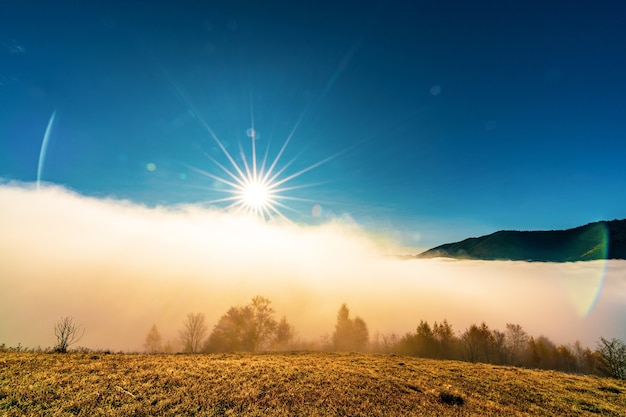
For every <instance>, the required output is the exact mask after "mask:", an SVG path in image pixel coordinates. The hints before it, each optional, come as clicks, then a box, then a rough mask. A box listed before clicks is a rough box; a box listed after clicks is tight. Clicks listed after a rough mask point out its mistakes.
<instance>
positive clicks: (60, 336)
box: [54, 317, 85, 353]
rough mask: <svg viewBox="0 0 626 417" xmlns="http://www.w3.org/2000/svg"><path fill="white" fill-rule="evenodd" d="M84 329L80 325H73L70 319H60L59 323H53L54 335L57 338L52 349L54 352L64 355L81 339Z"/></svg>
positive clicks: (72, 320)
mask: <svg viewBox="0 0 626 417" xmlns="http://www.w3.org/2000/svg"><path fill="white" fill-rule="evenodd" d="M84 334H85V329H84V328H83V327H82V326H81V325H77V324H76V323H74V319H73V318H72V317H61V318H60V319H59V321H57V322H56V323H54V335H55V336H56V338H57V345H56V346H55V347H54V351H55V352H59V353H66V352H67V348H69V347H70V346H71V345H73V344H74V343H76V342H78V341H79V340H80V339H82V337H83V335H84Z"/></svg>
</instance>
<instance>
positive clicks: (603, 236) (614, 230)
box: [414, 219, 626, 262]
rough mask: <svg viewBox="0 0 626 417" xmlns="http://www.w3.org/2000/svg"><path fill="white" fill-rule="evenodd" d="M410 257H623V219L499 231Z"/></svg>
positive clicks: (625, 243) (572, 259)
mask: <svg viewBox="0 0 626 417" xmlns="http://www.w3.org/2000/svg"><path fill="white" fill-rule="evenodd" d="M414 257H415V258H420V259H428V258H455V259H477V260H511V261H537V262H576V261H591V260H597V259H626V219H622V220H610V221H604V220H603V221H598V222H593V223H588V224H586V225H584V226H578V227H575V228H571V229H564V230H536V231H519V230H500V231H497V232H494V233H492V234H489V235H485V236H481V237H471V238H468V239H465V240H462V241H459V242H455V243H446V244H444V245H440V246H437V247H434V248H432V249H429V250H427V251H425V252H422V253H420V254H418V255H415V256H414Z"/></svg>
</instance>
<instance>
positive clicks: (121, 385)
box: [0, 352, 626, 416]
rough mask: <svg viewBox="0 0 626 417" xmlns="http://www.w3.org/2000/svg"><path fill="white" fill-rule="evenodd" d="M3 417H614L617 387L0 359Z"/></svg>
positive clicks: (376, 363) (345, 367)
mask: <svg viewBox="0 0 626 417" xmlns="http://www.w3.org/2000/svg"><path fill="white" fill-rule="evenodd" d="M0 414H1V415H3V416H40V415H49V416H72V415H79V416H105V415H106V416H127V415H134V416H174V415H177V416H179V415H187V416H223V415H247V416H328V415H346V416H411V415H414V416H471V415H476V416H555V415H567V416H578V415H593V414H597V415H602V416H624V415H626V381H623V380H622V381H620V380H615V379H608V378H598V377H595V376H579V375H569V374H564V373H559V372H553V371H539V370H529V369H520V368H515V367H502V366H494V365H487V364H471V363H465V362H456V361H435V360H427V359H420V358H413V357H404V356H395V355H366V354H356V353H346V354H339V353H337V354H335V353H306V352H297V353H275V354H225V355H140V354H104V353H73V354H52V353H27V352H2V353H0Z"/></svg>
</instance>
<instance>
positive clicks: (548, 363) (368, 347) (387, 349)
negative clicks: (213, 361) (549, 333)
mask: <svg viewBox="0 0 626 417" xmlns="http://www.w3.org/2000/svg"><path fill="white" fill-rule="evenodd" d="M270 304H271V301H270V300H269V299H267V298H264V297H262V296H256V297H254V298H253V299H252V301H251V302H250V303H249V304H248V305H245V306H236V307H231V308H230V309H229V310H228V311H227V312H226V313H225V314H224V315H223V316H222V317H221V318H220V320H219V321H218V323H217V324H216V325H215V326H214V328H213V330H212V332H211V333H210V334H208V326H207V325H206V320H205V317H204V315H203V314H201V313H195V314H192V313H190V314H188V315H187V319H186V320H185V322H184V325H183V328H182V329H181V330H180V332H179V336H180V340H181V343H182V345H183V352H186V353H216V352H233V351H245V352H258V351H281V350H299V349H302V348H305V349H317V350H326V351H338V352H341V351H343V352H371V353H392V354H399V355H410V356H417V357H422V358H431V359H448V360H461V361H468V362H482V363H491V364H496V365H511V366H519V367H527V368H539V369H551V370H558V371H564V372H570V373H583V374H598V375H608V376H613V377H616V378H622V379H623V378H625V377H626V344H624V342H622V341H621V340H618V339H615V338H614V339H611V340H608V339H604V338H601V339H600V340H599V341H598V344H597V348H596V349H595V350H591V349H589V348H588V347H583V346H582V345H581V343H580V342H578V341H577V342H576V343H574V344H573V345H557V344H555V343H554V342H552V341H551V340H550V339H549V338H547V337H546V336H539V337H533V336H531V335H529V334H528V333H527V332H526V331H525V330H524V329H523V328H522V326H520V325H519V324H514V323H507V324H506V329H505V330H504V331H500V330H497V329H491V328H489V326H488V325H487V324H486V323H485V322H482V323H481V324H472V325H471V326H470V327H468V328H467V329H465V330H464V331H463V332H455V331H454V330H453V328H452V325H451V324H450V323H448V321H447V320H445V319H444V320H443V321H442V322H440V323H438V322H434V323H433V324H432V325H430V324H429V323H428V322H427V321H424V320H420V322H419V324H418V326H417V328H416V329H415V331H414V332H408V333H406V334H405V335H403V336H399V335H397V334H394V333H388V334H381V333H376V334H375V335H374V337H373V338H371V340H370V335H369V331H368V327H367V324H366V323H365V321H364V320H363V319H362V318H361V317H358V316H356V317H354V318H352V317H351V316H350V310H349V308H348V306H347V304H345V303H344V304H342V305H341V307H340V308H339V310H338V312H337V318H336V323H335V327H334V331H333V333H332V335H331V336H327V337H326V338H325V339H324V340H323V341H322V342H321V343H320V344H317V345H314V344H303V343H302V342H298V341H296V340H295V339H294V333H295V332H294V329H293V327H292V326H291V325H290V324H289V322H288V321H287V318H286V317H285V316H283V317H282V318H281V319H280V321H277V320H276V319H275V318H274V310H273V308H272V307H271V306H270ZM154 331H156V327H153V330H152V331H151V333H153V332H154ZM207 335H208V336H207ZM159 343H160V341H159V340H158V339H156V340H155V338H154V335H152V336H150V334H149V335H148V338H147V339H146V350H147V351H149V352H155V351H158V350H159V349H158V347H159Z"/></svg>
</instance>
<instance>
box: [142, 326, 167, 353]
mask: <svg viewBox="0 0 626 417" xmlns="http://www.w3.org/2000/svg"><path fill="white" fill-rule="evenodd" d="M144 348H145V349H146V352H148V353H159V352H162V351H163V341H162V339H161V333H159V330H158V329H157V327H156V324H154V325H152V328H151V329H150V331H149V332H148V335H147V336H146V341H145V343H144Z"/></svg>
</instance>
